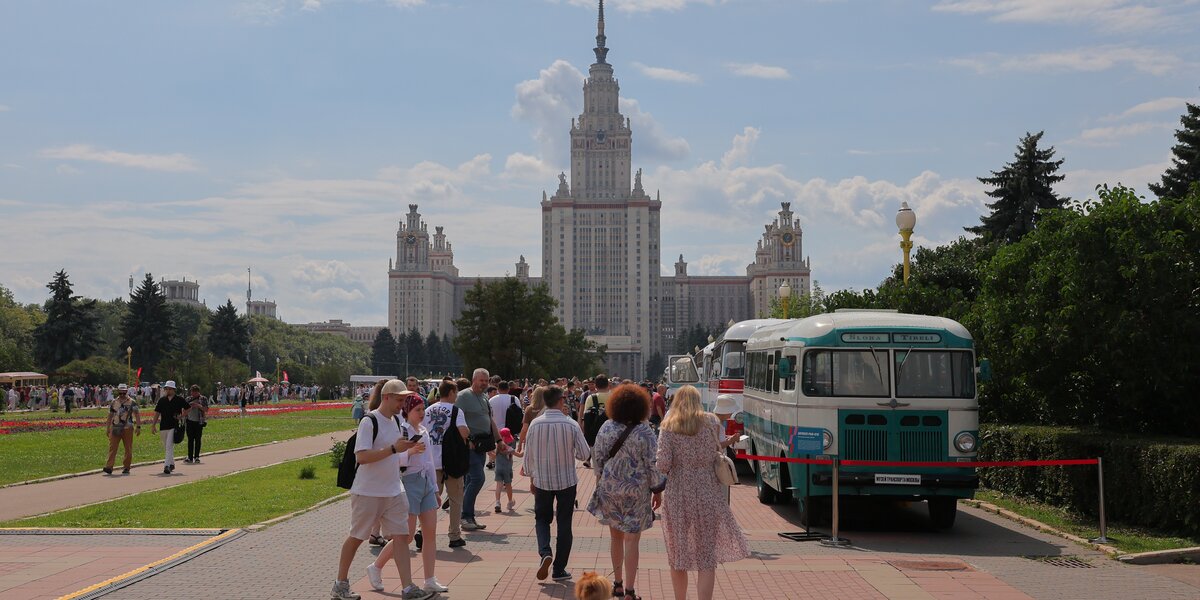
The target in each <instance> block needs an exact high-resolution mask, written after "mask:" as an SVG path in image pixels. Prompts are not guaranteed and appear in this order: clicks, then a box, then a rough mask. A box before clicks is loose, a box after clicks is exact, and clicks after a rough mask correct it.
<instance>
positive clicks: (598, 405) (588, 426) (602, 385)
mask: <svg viewBox="0 0 1200 600" xmlns="http://www.w3.org/2000/svg"><path fill="white" fill-rule="evenodd" d="M595 382H596V391H595V392H594V393H592V394H590V395H588V399H587V403H586V404H584V405H583V406H580V407H579V415H578V417H579V428H580V429H582V430H583V437H584V439H586V440H587V443H588V445H589V446H594V445H595V444H596V435H597V434H598V433H600V427H601V426H602V425H604V421H605V420H606V419H608V413H607V411H606V409H605V406H604V403H605V402H608V386H609V379H608V377H607V376H606V375H604V374H600V375H597V376H596V378H595ZM583 466H585V467H587V468H589V469H590V468H591V467H592V465H591V464H590V463H584V464H583Z"/></svg>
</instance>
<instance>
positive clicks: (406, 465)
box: [367, 394, 449, 592]
mask: <svg viewBox="0 0 1200 600" xmlns="http://www.w3.org/2000/svg"><path fill="white" fill-rule="evenodd" d="M400 414H401V416H402V417H403V418H404V422H403V423H402V424H401V425H400V435H401V437H402V438H403V439H407V440H410V441H414V442H416V441H420V442H422V444H425V443H428V438H429V430H428V429H426V428H425V426H424V425H422V424H421V420H422V419H424V418H425V401H424V400H421V397H420V396H417V395H415V394H414V395H412V396H406V397H405V399H404V404H403V405H401V408H400ZM419 447H420V448H421V450H420V451H417V447H414V448H412V449H409V450H408V451H407V452H404V453H403V454H401V455H400V471H401V473H402V474H403V475H402V476H401V479H402V480H403V481H404V493H405V494H406V495H407V496H408V530H409V531H415V532H418V533H416V534H415V535H413V536H408V537H407V538H406V539H405V548H404V550H402V552H408V542H409V541H410V540H413V539H415V540H416V542H417V549H418V550H420V551H421V565H422V567H423V568H424V573H425V586H424V587H425V591H427V592H445V591H448V590H449V588H447V587H446V586H444V585H442V584H441V583H440V582H438V580H437V577H435V576H434V568H435V566H436V563H437V508H438V493H437V467H436V466H435V465H434V462H433V456H432V454H433V453H432V452H425V451H424V449H425V448H426V446H424V445H421V446H419ZM418 518H419V519H420V520H421V529H420V530H418V529H417V519H418ZM396 539H399V538H396ZM394 545H395V541H394V540H393V541H389V542H388V543H387V545H386V546H384V547H383V549H382V550H380V551H379V556H378V557H376V558H375V563H374V564H373V565H371V567H370V568H368V569H367V574H368V579H370V580H371V586H372V587H374V588H375V589H376V590H383V584H382V576H380V579H379V580H376V579H375V576H376V574H379V573H381V571H382V569H383V566H384V565H386V564H387V562H388V561H389V560H391V559H392V553H393V552H395V548H394V547H393V546H394ZM377 583H378V584H379V585H376V584H377Z"/></svg>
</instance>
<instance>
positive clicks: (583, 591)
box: [575, 571, 613, 600]
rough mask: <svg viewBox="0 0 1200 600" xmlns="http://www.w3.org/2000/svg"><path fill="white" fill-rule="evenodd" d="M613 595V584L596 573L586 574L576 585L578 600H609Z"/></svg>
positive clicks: (589, 572)
mask: <svg viewBox="0 0 1200 600" xmlns="http://www.w3.org/2000/svg"><path fill="white" fill-rule="evenodd" d="M612 595H613V585H612V582H610V581H609V580H608V578H607V577H605V576H603V575H601V574H599V573H596V572H595V571H588V572H587V573H584V574H583V577H582V578H580V579H579V581H578V582H577V583H576V584H575V598H577V599H578V600H608V599H609V598H611V597H612Z"/></svg>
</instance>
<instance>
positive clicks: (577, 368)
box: [537, 324, 666, 378]
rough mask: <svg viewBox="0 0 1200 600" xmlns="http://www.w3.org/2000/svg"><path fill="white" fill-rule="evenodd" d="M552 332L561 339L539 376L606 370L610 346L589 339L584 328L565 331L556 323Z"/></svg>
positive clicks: (586, 374)
mask: <svg viewBox="0 0 1200 600" xmlns="http://www.w3.org/2000/svg"><path fill="white" fill-rule="evenodd" d="M552 333H553V335H554V337H555V338H557V339H559V340H561V341H560V342H559V343H558V350H557V351H556V352H555V354H554V357H553V359H552V362H551V363H550V364H549V366H548V367H547V369H546V371H545V372H544V373H542V372H539V373H538V374H537V375H538V376H539V377H540V376H543V375H550V376H556V377H580V378H582V377H591V376H592V375H595V374H596V373H599V372H601V371H603V370H604V355H605V354H606V353H607V352H608V346H601V345H598V344H597V343H596V342H593V341H591V340H589V339H587V335H586V332H585V331H584V330H582V329H572V330H570V331H565V330H564V329H563V326H562V325H558V324H555V325H554V327H553V328H552ZM663 368H664V369H665V368H666V366H665V365H664V366H663ZM660 372H661V371H660Z"/></svg>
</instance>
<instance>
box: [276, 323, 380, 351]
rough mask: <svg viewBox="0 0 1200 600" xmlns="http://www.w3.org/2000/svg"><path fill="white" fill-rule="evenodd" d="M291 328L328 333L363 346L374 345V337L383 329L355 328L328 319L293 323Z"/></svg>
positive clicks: (371, 326)
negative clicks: (319, 321)
mask: <svg viewBox="0 0 1200 600" xmlns="http://www.w3.org/2000/svg"><path fill="white" fill-rule="evenodd" d="M292 326H293V327H299V328H300V329H303V330H305V331H310V332H312V333H328V334H330V335H336V336H341V337H344V338H346V339H348V340H350V341H352V342H355V343H359V344H363V345H364V346H370V345H371V344H372V343H374V342H375V336H377V335H379V330H380V329H384V326H383V325H360V326H358V327H355V326H353V325H351V324H349V323H346V322H344V321H342V320H341V319H330V320H329V321H325V322H323V323H293V324H292Z"/></svg>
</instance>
